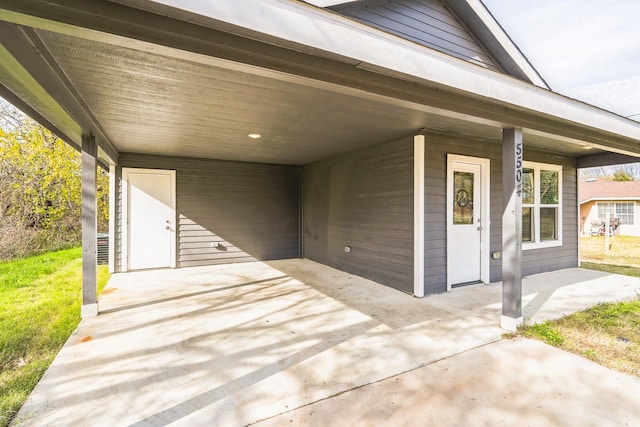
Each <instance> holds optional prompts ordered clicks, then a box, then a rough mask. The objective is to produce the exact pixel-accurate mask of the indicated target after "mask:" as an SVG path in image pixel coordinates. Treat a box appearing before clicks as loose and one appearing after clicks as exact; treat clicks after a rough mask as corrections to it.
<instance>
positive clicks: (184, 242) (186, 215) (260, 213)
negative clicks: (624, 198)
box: [118, 153, 300, 268]
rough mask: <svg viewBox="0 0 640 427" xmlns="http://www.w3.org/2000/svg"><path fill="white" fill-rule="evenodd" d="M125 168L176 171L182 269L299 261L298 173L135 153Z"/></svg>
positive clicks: (124, 158) (124, 156)
mask: <svg viewBox="0 0 640 427" xmlns="http://www.w3.org/2000/svg"><path fill="white" fill-rule="evenodd" d="M120 166H122V167H135V168H146V169H173V170H176V214H177V221H178V224H177V225H178V229H177V238H176V240H177V242H176V243H177V250H176V252H177V254H176V256H177V263H176V265H177V266H178V267H188V266H196V265H213V264H220V263H228V262H247V261H255V260H270V259H284V258H297V257H298V256H299V245H300V238H299V186H300V182H299V181H300V169H299V168H298V167H293V166H281V165H270V164H255V163H241V162H228V161H218V160H203V159H193V158H181V157H163V156H148V155H144V156H143V155H137V154H129V153H122V154H121V155H120ZM121 190H122V189H121ZM120 194H122V193H121V192H120ZM121 206H122V203H121V202H120V203H119V207H120V209H119V211H118V212H119V219H118V224H120V225H119V228H118V231H119V233H122V232H124V229H123V228H122V218H123V214H122V209H121ZM120 235H121V234H119V236H120ZM219 244H220V245H222V246H221V247H219V246H218V245H219ZM120 249H121V248H120ZM119 266H120V268H122V260H121V255H120V258H119Z"/></svg>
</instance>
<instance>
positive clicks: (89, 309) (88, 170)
mask: <svg viewBox="0 0 640 427" xmlns="http://www.w3.org/2000/svg"><path fill="white" fill-rule="evenodd" d="M97 154H98V148H97V145H96V140H95V137H93V136H83V137H82V309H81V315H82V317H83V318H84V317H92V316H97V315H98V286H97V283H98V251H97V245H98V242H97V240H98V234H97V229H98V215H97V213H98V207H97V199H96V178H97V166H98V163H97V160H96V158H97Z"/></svg>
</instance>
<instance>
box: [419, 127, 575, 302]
mask: <svg viewBox="0 0 640 427" xmlns="http://www.w3.org/2000/svg"><path fill="white" fill-rule="evenodd" d="M447 154H459V155H464V156H470V157H482V158H488V159H489V160H490V161H491V166H490V167H491V170H490V181H491V183H490V184H491V188H490V192H491V194H490V200H491V202H490V203H491V230H490V239H491V241H490V251H491V252H495V251H500V250H501V248H502V202H503V199H502V147H501V144H500V143H495V142H489V141H480V140H471V139H462V138H457V137H452V136H447V135H440V134H429V135H427V136H426V148H425V161H426V171H425V204H426V206H425V293H427V294H430V293H439V292H445V291H446V286H447V285H446V282H447V277H446V266H447V246H446V244H447V230H446V176H447V175H446V173H447V170H446V169H447ZM524 159H525V161H533V162H540V163H549V164H556V165H557V164H560V165H562V166H563V171H562V181H563V182H562V192H563V198H562V200H563V206H562V209H563V212H562V214H563V223H562V224H563V232H562V234H563V244H562V246H559V247H553V248H544V249H534V250H525V251H523V256H522V259H523V266H522V271H523V274H524V275H525V276H526V275H532V274H537V273H542V272H547V271H554V270H559V269H562V268H569V267H575V266H577V264H578V233H577V227H576V224H575V222H576V218H577V186H576V177H577V170H576V167H575V160H574V159H571V158H566V157H561V156H555V155H553V156H552V155H549V154H545V153H541V152H536V151H533V150H529V149H527V144H526V140H525V153H524ZM490 280H491V282H496V281H500V280H502V260H493V259H492V260H491V261H490Z"/></svg>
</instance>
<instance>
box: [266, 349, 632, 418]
mask: <svg viewBox="0 0 640 427" xmlns="http://www.w3.org/2000/svg"><path fill="white" fill-rule="evenodd" d="M638 393H640V379H638V378H635V377H631V376H628V375H624V374H621V373H617V372H613V371H611V370H609V369H607V368H604V367H602V366H600V365H597V364H595V363H591V362H589V361H587V360H585V359H583V358H581V357H579V356H576V355H574V354H571V353H567V352H564V351H562V350H558V349H556V348H553V347H549V346H547V345H545V344H542V343H540V342H537V341H531V340H524V339H516V340H502V341H499V342H496V343H493V344H491V345H486V346H482V347H478V348H475V349H472V350H469V351H467V352H465V353H462V354H458V355H455V356H452V357H450V358H447V359H444V360H441V361H439V362H436V363H433V364H431V365H428V366H425V367H423V368H419V369H416V370H414V371H411V372H407V373H404V374H401V375H398V376H396V377H393V378H389V379H387V380H384V381H380V382H378V383H375V384H370V385H368V386H365V387H362V388H360V389H357V390H353V391H351V392H349V393H343V394H341V395H339V396H335V397H334V398H332V399H325V400H323V401H320V402H316V403H313V404H311V405H308V406H305V407H303V408H300V409H297V410H295V411H291V412H289V413H286V414H283V415H279V416H277V417H274V418H272V419H269V420H266V421H264V422H260V423H257V424H256V426H258V427H271V426H284V425H287V426H300V425H304V426H329V425H337V424H339V425H348V426H379V425H385V426H386V425H388V426H394V427H395V426H415V425H420V426H525V425H526V426H529V427H536V426H539V427H549V426H565V427H566V426H580V427H590V426H592V427H605V426H636V425H639V422H640V406H639V405H638ZM336 420H339V422H336Z"/></svg>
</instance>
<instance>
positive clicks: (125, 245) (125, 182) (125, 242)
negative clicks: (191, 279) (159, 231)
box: [122, 168, 178, 272]
mask: <svg viewBox="0 0 640 427" xmlns="http://www.w3.org/2000/svg"><path fill="white" fill-rule="evenodd" d="M130 172H135V173H138V174H139V173H142V174H144V173H149V174H157V173H159V172H165V173H166V174H167V175H169V176H170V177H171V208H172V209H173V224H172V227H171V265H170V267H171V268H176V229H177V228H178V222H177V216H176V171H175V170H168V169H141V168H122V271H123V272H126V271H129V173H130Z"/></svg>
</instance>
